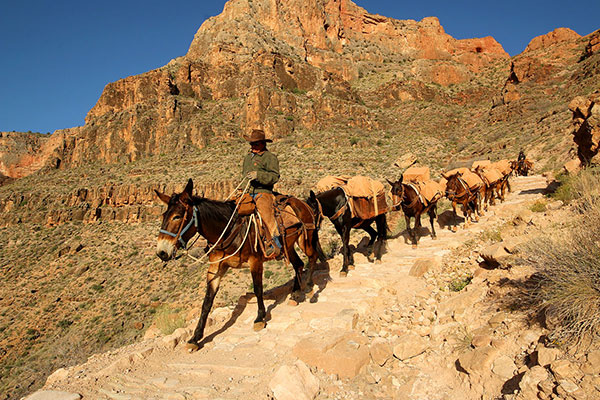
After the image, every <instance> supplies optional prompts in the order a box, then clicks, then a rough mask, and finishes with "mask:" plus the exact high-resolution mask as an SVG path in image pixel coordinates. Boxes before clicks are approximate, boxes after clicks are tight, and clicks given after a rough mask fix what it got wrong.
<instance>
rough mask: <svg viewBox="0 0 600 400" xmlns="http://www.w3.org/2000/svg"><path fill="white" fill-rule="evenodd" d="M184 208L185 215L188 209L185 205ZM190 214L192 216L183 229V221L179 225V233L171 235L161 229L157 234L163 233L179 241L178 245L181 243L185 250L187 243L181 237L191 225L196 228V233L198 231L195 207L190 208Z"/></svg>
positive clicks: (171, 233)
mask: <svg viewBox="0 0 600 400" xmlns="http://www.w3.org/2000/svg"><path fill="white" fill-rule="evenodd" d="M182 204H183V203H182ZM184 206H185V207H186V212H185V213H186V215H187V214H188V210H189V209H188V208H187V206H186V205H185V204H184ZM192 214H193V215H192V218H191V219H190V222H188V223H187V225H186V226H185V227H184V226H183V224H184V222H185V221H183V222H181V225H180V226H179V232H177V233H173V232H170V231H168V230H166V229H161V230H159V231H158V233H159V234H161V233H164V234H165V235H169V236H171V237H174V238H175V240H176V241H179V243H181V246H182V247H183V248H184V249H185V247H186V246H187V242H186V241H185V240H183V235H185V233H186V232H187V231H188V230H189V229H190V228H191V227H192V224H194V226H195V227H196V231H198V209H197V208H196V206H192Z"/></svg>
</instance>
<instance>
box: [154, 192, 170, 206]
mask: <svg viewBox="0 0 600 400" xmlns="http://www.w3.org/2000/svg"><path fill="white" fill-rule="evenodd" d="M154 193H156V195H157V196H158V198H159V199H160V201H162V202H163V203H165V204H169V201H171V197H169V196H167V195H166V194H164V193H161V192H159V191H158V190H156V189H154Z"/></svg>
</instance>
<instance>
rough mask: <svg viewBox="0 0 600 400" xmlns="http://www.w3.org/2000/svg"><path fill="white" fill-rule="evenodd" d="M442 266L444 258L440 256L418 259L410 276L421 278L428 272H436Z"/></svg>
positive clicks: (409, 273)
mask: <svg viewBox="0 0 600 400" xmlns="http://www.w3.org/2000/svg"><path fill="white" fill-rule="evenodd" d="M441 265H442V258H441V257H439V256H435V257H423V258H418V259H416V260H415V262H414V264H413V266H412V267H411V269H410V271H409V272H408V275H409V276H415V277H418V278H421V277H422V276H423V275H425V273H427V272H428V271H432V270H436V269H437V268H439V267H441Z"/></svg>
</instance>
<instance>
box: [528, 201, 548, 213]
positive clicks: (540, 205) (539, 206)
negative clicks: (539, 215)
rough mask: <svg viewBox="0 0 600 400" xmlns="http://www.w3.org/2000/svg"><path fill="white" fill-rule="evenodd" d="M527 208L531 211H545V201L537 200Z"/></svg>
mask: <svg viewBox="0 0 600 400" xmlns="http://www.w3.org/2000/svg"><path fill="white" fill-rule="evenodd" d="M529 209H530V210H531V211H533V212H544V211H546V202H544V201H541V200H538V201H536V202H535V203H533V204H532V205H531V206H530V207H529Z"/></svg>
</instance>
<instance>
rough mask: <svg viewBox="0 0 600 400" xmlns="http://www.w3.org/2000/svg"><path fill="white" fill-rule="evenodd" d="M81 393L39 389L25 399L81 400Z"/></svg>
mask: <svg viewBox="0 0 600 400" xmlns="http://www.w3.org/2000/svg"><path fill="white" fill-rule="evenodd" d="M79 399H81V395H80V394H77V393H68V392H61V391H58V390H38V391H37V392H35V393H33V394H30V395H29V396H27V397H25V399H24V400H79Z"/></svg>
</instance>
